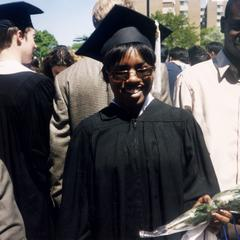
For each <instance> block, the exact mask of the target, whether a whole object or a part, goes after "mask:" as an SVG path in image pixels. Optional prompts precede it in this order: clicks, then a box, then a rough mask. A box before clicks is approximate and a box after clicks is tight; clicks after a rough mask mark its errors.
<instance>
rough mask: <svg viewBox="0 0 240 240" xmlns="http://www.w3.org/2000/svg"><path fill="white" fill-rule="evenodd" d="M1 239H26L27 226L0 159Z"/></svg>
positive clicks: (6, 171)
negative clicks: (25, 226)
mask: <svg viewBox="0 0 240 240" xmlns="http://www.w3.org/2000/svg"><path fill="white" fill-rule="evenodd" d="M0 182H1V187H0V216H1V217H0V239H1V240H11V239H12V240H24V239H26V236H25V228H24V223H23V219H22V216H21V214H20V212H19V210H18V207H17V204H16V202H15V198H14V193H13V187H12V182H11V179H10V176H9V173H8V170H7V168H6V167H5V165H4V163H3V162H2V161H1V160H0Z"/></svg>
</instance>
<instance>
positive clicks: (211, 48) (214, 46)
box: [206, 42, 223, 58]
mask: <svg viewBox="0 0 240 240" xmlns="http://www.w3.org/2000/svg"><path fill="white" fill-rule="evenodd" d="M206 49H207V52H208V54H209V55H210V57H211V58H213V57H215V56H216V55H217V54H218V53H219V52H220V51H221V50H222V49H223V44H222V43H220V42H210V43H208V44H207V45H206Z"/></svg>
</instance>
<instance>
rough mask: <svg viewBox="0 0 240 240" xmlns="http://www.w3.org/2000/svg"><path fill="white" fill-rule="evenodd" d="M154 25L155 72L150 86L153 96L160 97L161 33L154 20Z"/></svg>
mask: <svg viewBox="0 0 240 240" xmlns="http://www.w3.org/2000/svg"><path fill="white" fill-rule="evenodd" d="M155 25H156V41H155V55H156V70H155V77H154V81H153V86H152V93H153V95H159V96H160V95H161V88H162V86H161V85H162V79H161V77H162V76H161V32H160V30H159V23H158V21H157V20H155Z"/></svg>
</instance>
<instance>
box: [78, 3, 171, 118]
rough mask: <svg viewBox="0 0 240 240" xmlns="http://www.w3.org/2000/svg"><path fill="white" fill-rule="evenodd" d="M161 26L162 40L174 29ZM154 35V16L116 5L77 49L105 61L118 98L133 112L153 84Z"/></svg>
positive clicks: (111, 83)
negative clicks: (152, 17) (147, 15)
mask: <svg viewBox="0 0 240 240" xmlns="http://www.w3.org/2000/svg"><path fill="white" fill-rule="evenodd" d="M113 22H114V24H112V23H113ZM160 30H161V38H162V40H163V39H164V38H165V37H167V36H168V35H169V34H170V33H171V31H170V30H169V29H167V28H165V27H164V26H162V25H160ZM155 37H156V25H155V22H154V21H153V20H152V19H150V18H148V17H146V16H144V15H142V14H140V13H138V12H136V11H133V10H130V9H129V8H126V7H122V6H115V7H114V8H113V9H112V10H111V11H110V12H109V14H108V15H107V16H106V17H105V18H104V19H103V21H102V23H101V24H100V25H99V27H98V28H97V29H96V30H95V31H94V33H93V34H92V35H91V36H90V37H89V38H88V40H87V41H86V42H85V43H84V44H83V45H82V47H81V48H80V49H79V50H78V51H77V54H79V55H85V56H88V57H92V58H94V59H96V60H98V61H101V62H102V63H103V69H102V72H103V76H104V80H105V81H106V82H107V83H109V84H110V85H111V88H112V90H113V93H114V97H115V101H116V102H117V103H118V104H119V105H121V106H122V107H124V108H125V109H127V110H128V111H129V112H131V114H134V115H135V114H137V113H138V111H139V110H140V108H141V106H142V105H143V103H144V101H145V99H146V96H147V95H148V93H149V92H150V90H151V87H152V82H153V73H154V69H155V58H156V57H155V53H154V47H155Z"/></svg>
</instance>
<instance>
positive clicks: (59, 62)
mask: <svg viewBox="0 0 240 240" xmlns="http://www.w3.org/2000/svg"><path fill="white" fill-rule="evenodd" d="M73 63H74V57H73V56H72V54H71V53H70V51H69V50H68V48H67V46H64V45H58V46H56V47H54V48H53V50H52V51H51V52H50V53H48V55H47V56H46V57H45V58H44V59H43V63H42V73H43V74H45V75H46V76H47V77H49V78H51V79H54V78H55V77H56V75H57V74H59V73H60V72H62V71H63V70H65V69H66V68H68V67H69V66H71V65H72V64H73Z"/></svg>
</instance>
